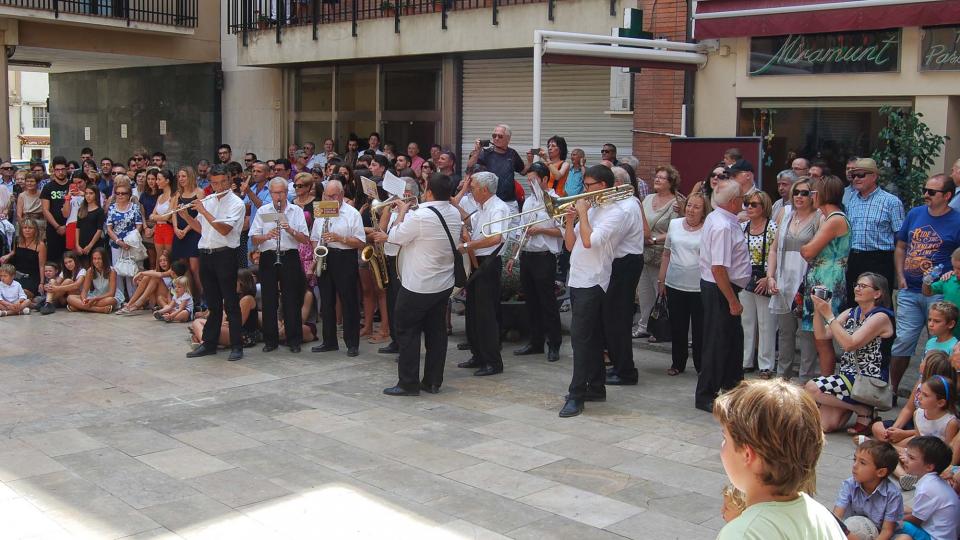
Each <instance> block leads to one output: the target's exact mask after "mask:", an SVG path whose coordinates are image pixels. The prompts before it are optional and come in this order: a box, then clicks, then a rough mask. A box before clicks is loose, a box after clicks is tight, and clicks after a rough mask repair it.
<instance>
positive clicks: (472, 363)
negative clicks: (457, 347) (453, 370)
mask: <svg viewBox="0 0 960 540" xmlns="http://www.w3.org/2000/svg"><path fill="white" fill-rule="evenodd" d="M457 367H458V368H464V369H477V368H478V367H480V361H479V360H477V357H475V356H471V357H470V359H469V360H467V361H466V362H460V363H459V364H457Z"/></svg>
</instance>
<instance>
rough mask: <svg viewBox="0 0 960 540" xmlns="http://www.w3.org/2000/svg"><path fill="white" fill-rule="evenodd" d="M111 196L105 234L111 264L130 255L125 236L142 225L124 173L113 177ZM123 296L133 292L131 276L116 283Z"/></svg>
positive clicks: (138, 229)
mask: <svg viewBox="0 0 960 540" xmlns="http://www.w3.org/2000/svg"><path fill="white" fill-rule="evenodd" d="M113 196H114V197H115V202H114V203H113V204H111V205H110V209H109V210H107V236H108V237H109V238H110V255H111V256H112V258H111V260H112V261H113V264H114V265H116V264H117V263H119V262H120V258H121V257H124V256H127V257H129V256H130V252H129V250H130V246H129V245H128V244H127V243H126V241H125V238H126V237H127V235H128V234H129V233H131V232H133V231H137V232H139V231H140V230H141V229H142V227H143V216H142V215H141V214H140V206H139V205H137V204H134V203H133V202H132V201H131V197H132V196H133V188H132V187H131V185H130V179H129V178H127V177H126V176H124V175H120V176H117V177H116V178H114V179H113ZM118 287H119V288H120V290H122V291H123V294H124V297H126V296H129V295H131V294H133V291H134V290H136V285H134V283H133V276H124V277H123V279H122V280H121V282H120V284H119V285H118Z"/></svg>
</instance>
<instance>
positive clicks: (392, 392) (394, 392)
mask: <svg viewBox="0 0 960 540" xmlns="http://www.w3.org/2000/svg"><path fill="white" fill-rule="evenodd" d="M383 393H384V394H386V395H388V396H419V395H420V390H407V389H405V388H402V387H400V386H399V385H398V386H391V387H390V388H384V389H383Z"/></svg>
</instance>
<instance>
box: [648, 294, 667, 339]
mask: <svg viewBox="0 0 960 540" xmlns="http://www.w3.org/2000/svg"><path fill="white" fill-rule="evenodd" d="M647 332H649V333H650V335H651V336H653V337H654V339H656V340H657V341H658V342H660V343H665V342H669V341H671V339H672V336H671V332H670V310H669V309H668V308H667V297H666V295H663V294H658V295H657V301H656V302H654V304H653V309H651V310H650V317H648V318H647Z"/></svg>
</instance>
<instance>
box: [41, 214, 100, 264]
mask: <svg viewBox="0 0 960 540" xmlns="http://www.w3.org/2000/svg"><path fill="white" fill-rule="evenodd" d="M57 202H58V203H59V202H60V201H57ZM57 208H59V206H58V207H57ZM56 211H57V212H59V211H60V210H59V209H58V210H56ZM46 241H47V260H48V261H53V262H55V263H57V264H60V261H61V260H62V259H63V254H64V253H65V252H66V251H67V237H66V236H62V235H59V234H57V229H56V227H51V226H50V224H49V223H47V236H46ZM107 253H108V254H109V253H110V250H109V249H108V250H107ZM113 262H114V263H116V262H117V261H113Z"/></svg>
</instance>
